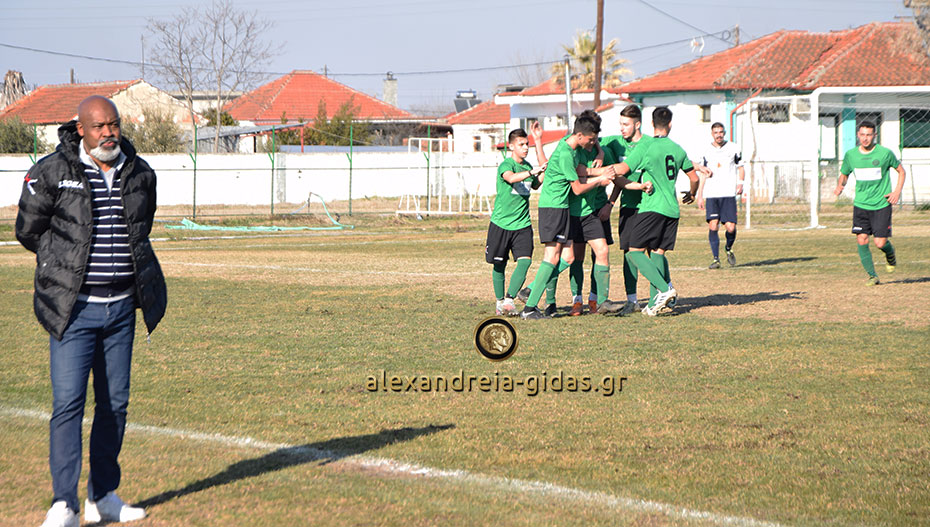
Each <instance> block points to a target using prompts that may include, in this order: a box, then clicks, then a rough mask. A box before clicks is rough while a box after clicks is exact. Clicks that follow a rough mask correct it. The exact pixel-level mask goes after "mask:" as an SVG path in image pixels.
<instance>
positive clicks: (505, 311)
mask: <svg viewBox="0 0 930 527" xmlns="http://www.w3.org/2000/svg"><path fill="white" fill-rule="evenodd" d="M530 130H531V131H532V133H533V139H534V140H535V143H536V145H535V148H536V161H537V162H538V163H539V167H538V168H533V166H532V165H531V164H530V163H529V161H527V160H526V156H527V154H529V150H530V148H529V139H528V137H527V135H526V131H524V130H523V129H522V128H518V129H516V130H513V131H512V132H510V135H508V136H507V144H508V148H509V149H510V157H508V158H507V159H504V161H503V162H502V163H501V164H500V166H498V167H497V198H496V199H495V200H494V212H492V213H491V223H490V225H488V239H487V243H486V244H485V247H484V257H485V260H486V261H487V262H488V263H489V264H492V265H493V266H494V267H493V270H492V271H491V282H492V283H493V285H494V296H495V297H496V298H497V309H496V313H497V314H498V315H516V314H518V311H517V307H516V306H515V305H514V303H513V298H514V296H515V295H516V294H517V292H518V291H520V288H521V287H523V283H524V282H525V281H526V271H527V270H528V269H529V267H530V264H531V263H532V261H533V226H532V224H531V223H530V203H529V202H530V189H537V188H539V185H540V184H541V182H542V178H541V177H540V175H541V174H542V171H543V170H544V169H545V167H546V153H545V152H543V145H542V126H540V124H539V123H538V122H536V123H533V125H532V126H531V127H530ZM511 253H512V254H513V258H514V260H515V261H516V263H517V268H516V269H515V270H514V271H513V274H512V275H511V276H510V287H509V288H508V289H507V294H506V296H505V294H504V281H505V278H506V277H505V276H504V271H505V269H506V268H507V260H508V257H509V255H510V254H511Z"/></svg>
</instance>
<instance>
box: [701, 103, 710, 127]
mask: <svg viewBox="0 0 930 527" xmlns="http://www.w3.org/2000/svg"><path fill="white" fill-rule="evenodd" d="M701 122H702V123H709V122H710V105H709V104H702V105H701Z"/></svg>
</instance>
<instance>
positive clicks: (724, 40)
mask: <svg viewBox="0 0 930 527" xmlns="http://www.w3.org/2000/svg"><path fill="white" fill-rule="evenodd" d="M637 1H638V2H639V3H641V4H643V5H644V6H646V7H648V8H650V9H653V10H655V11H658V12H659V13H662V14H663V15H665V16H667V17H669V18H671V19H672V20H674V21H676V22H679V23H681V24H684V25H686V26H688V27H690V28H691V29H694V30H697V31H700V32H701V33H703V34H705V35H708V36H712V37H714V38H716V39H717V40H720V41H721V42H725V43H727V44H732V42H730V41H729V40H727V39H724V38H721V37H718V36H717V35H716V34H713V33H708V32H707V31H704V30H703V29H701V28H699V27H697V26H695V25H693V24H691V23H689V22H685V21H684V20H682V19H680V18H678V17H677V16H675V15H673V14H671V13H667V12H665V11H662V10H661V9H659V8H658V7H656V6H654V5H652V4H650V3H649V2H647V1H646V0H637Z"/></svg>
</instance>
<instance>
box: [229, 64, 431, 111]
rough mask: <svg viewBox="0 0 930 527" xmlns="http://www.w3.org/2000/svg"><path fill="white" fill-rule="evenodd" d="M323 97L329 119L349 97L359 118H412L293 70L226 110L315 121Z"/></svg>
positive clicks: (343, 87) (326, 80)
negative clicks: (356, 108)
mask: <svg viewBox="0 0 930 527" xmlns="http://www.w3.org/2000/svg"><path fill="white" fill-rule="evenodd" d="M321 100H325V101H326V114H327V118H329V119H332V117H333V116H334V115H335V114H336V111H337V110H338V109H339V107H340V106H342V105H343V104H344V103H346V102H347V101H349V100H352V104H353V105H355V106H356V107H358V108H359V112H358V115H357V117H358V118H359V119H364V120H371V121H379V120H386V119H409V118H411V117H413V115H412V114H410V113H408V112H405V111H404V110H401V109H400V108H397V107H395V106H391V105H390V104H388V103H386V102H384V101H380V100H378V99H376V98H374V97H372V96H370V95H368V94H366V93H362V92H360V91H358V90H354V89H352V88H350V87H348V86H346V85H345V84H341V83H339V82H336V81H334V80H332V79H330V78H327V77H324V76H322V75H320V74H317V73H314V72H312V71H301V70H294V71H292V72H290V73H288V74H287V75H284V76H283V77H279V78H277V79H275V80H273V81H271V82H269V83H267V84H265V85H263V86H260V87H258V88H256V89H254V90H252V91H250V92H248V93H246V94H244V95H242V96H241V97H239V98H237V99H235V100H233V101H231V102H230V103H229V104H227V105H226V107H225V110H226V111H227V112H229V114H230V115H232V116H233V117H234V118H235V119H237V120H240V121H252V122H255V123H280V122H281V115H282V114H286V116H287V119H288V120H289V121H297V120H300V119H302V120H304V121H313V120H314V119H315V118H316V114H317V106H318V105H319V102H320V101H321Z"/></svg>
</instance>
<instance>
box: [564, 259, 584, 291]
mask: <svg viewBox="0 0 930 527" xmlns="http://www.w3.org/2000/svg"><path fill="white" fill-rule="evenodd" d="M568 276H569V277H570V281H571V289H572V294H573V295H575V296H578V295H580V294H581V289H582V288H583V287H584V262H582V261H580V260H575V261H574V262H572V265H571V267H569V268H568Z"/></svg>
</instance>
